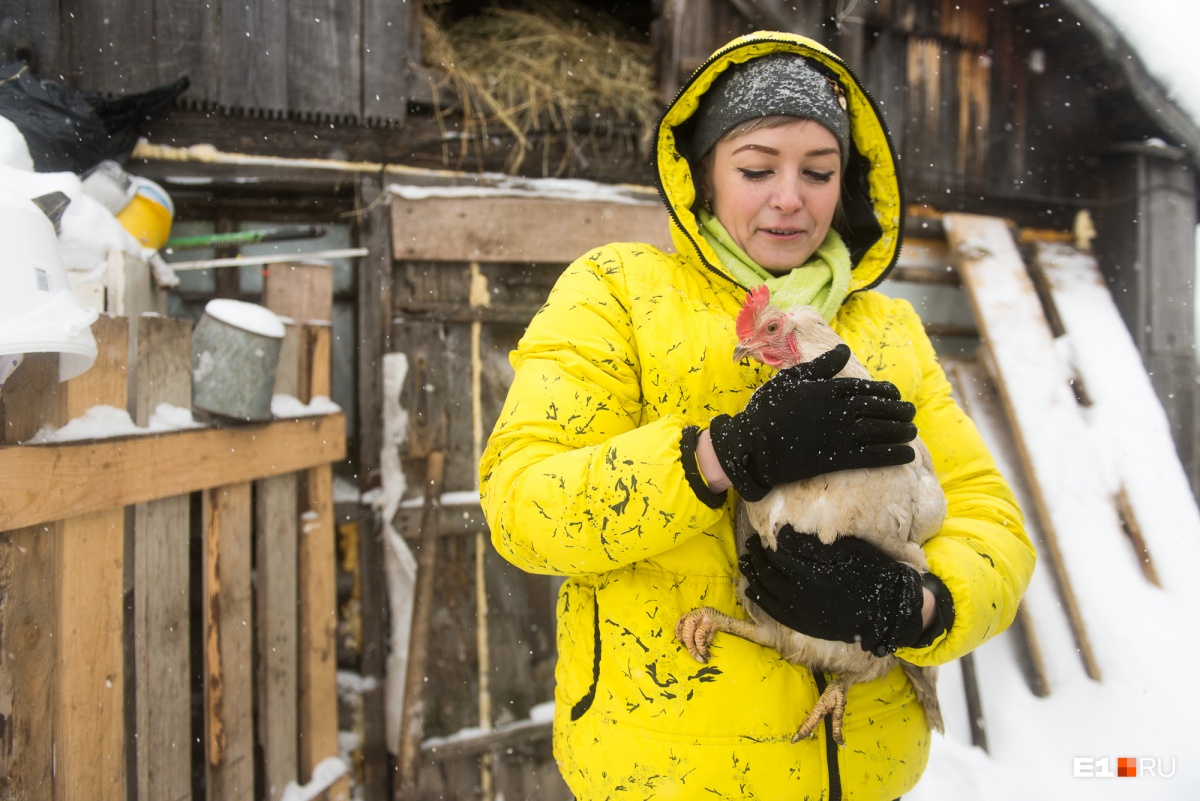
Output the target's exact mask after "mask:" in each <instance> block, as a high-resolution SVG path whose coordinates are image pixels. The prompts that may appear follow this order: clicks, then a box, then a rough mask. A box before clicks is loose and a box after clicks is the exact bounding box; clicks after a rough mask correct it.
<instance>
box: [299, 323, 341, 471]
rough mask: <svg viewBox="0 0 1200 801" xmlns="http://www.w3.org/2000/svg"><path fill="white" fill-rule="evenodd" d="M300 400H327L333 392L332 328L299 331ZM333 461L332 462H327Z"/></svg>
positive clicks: (302, 329) (307, 328)
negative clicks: (321, 398)
mask: <svg viewBox="0 0 1200 801" xmlns="http://www.w3.org/2000/svg"><path fill="white" fill-rule="evenodd" d="M300 337H301V339H300V345H299V347H300V387H299V389H300V395H299V398H300V400H302V401H304V402H305V403H310V402H311V401H312V399H313V398H318V397H324V398H328V397H329V396H330V394H331V393H332V392H333V377H332V373H333V371H332V367H331V364H332V362H331V361H330V359H331V358H332V354H333V328H332V326H329V325H320V324H317V325H305V326H303V327H302V328H301V331H300ZM328 461H333V460H328Z"/></svg>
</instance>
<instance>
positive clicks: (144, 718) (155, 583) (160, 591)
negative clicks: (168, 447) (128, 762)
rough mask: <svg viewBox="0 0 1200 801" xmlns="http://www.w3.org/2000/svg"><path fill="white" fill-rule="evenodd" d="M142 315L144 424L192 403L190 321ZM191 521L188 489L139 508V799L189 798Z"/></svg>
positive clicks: (140, 408)
mask: <svg viewBox="0 0 1200 801" xmlns="http://www.w3.org/2000/svg"><path fill="white" fill-rule="evenodd" d="M138 322H139V325H138V334H137V340H138V341H137V374H138V382H137V389H136V393H137V400H136V408H135V410H134V417H135V419H136V420H137V421H138V423H139V425H145V424H146V423H147V422H148V421H149V419H150V416H151V414H153V412H154V410H155V409H156V408H157V407H158V405H159V404H162V403H169V404H171V405H173V406H179V407H182V408H190V407H191V396H192V379H191V374H190V372H189V371H188V365H190V364H191V341H192V325H191V322H190V321H188V320H181V319H170V318H166V317H154V316H147V317H143V318H141V319H140V320H139V321H138ZM189 521H190V514H189V498H188V496H186V495H181V496H176V497H173V498H162V499H160V500H156V501H150V502H148V503H142V504H137V506H135V507H134V545H133V560H134V590H133V595H134V654H135V656H134V664H135V666H136V676H137V681H136V685H135V696H136V697H135V704H136V716H137V717H136V719H137V724H136V725H137V740H136V743H137V765H138V774H137V787H138V797H139V798H169V799H180V800H181V801H182V800H183V799H189V798H191V792H192V763H191V755H192V749H191V747H190V745H189V744H190V742H191V735H192V731H191V703H190V695H191V682H190V677H191V670H190V654H189V629H190V626H191V619H190V615H189V609H188V537H189V526H190V522H189Z"/></svg>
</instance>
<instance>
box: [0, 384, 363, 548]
mask: <svg viewBox="0 0 1200 801" xmlns="http://www.w3.org/2000/svg"><path fill="white" fill-rule="evenodd" d="M123 386H124V384H123V382H122V387H123ZM345 452H346V438H345V422H344V418H343V415H342V414H341V413H334V414H327V415H318V416H313V417H301V418H297V419H293V420H277V421H275V422H273V423H269V424H266V425H262V426H252V427H242V428H228V429H219V428H209V429H195V430H183V431H176V432H171V433H166V434H150V435H146V436H137V437H114V438H111V439H103V440H87V441H81V442H68V443H61V444H57V445H21V446H6V447H4V448H0V531H4V530H7V529H11V528H21V527H24V526H31V525H37V524H39V523H45V522H48V521H51V520H58V519H61V518H63V517H69V516H72V515H77V514H84V513H87V512H94V511H98V510H102V509H113V508H119V507H122V506H128V505H131V504H135V503H142V502H145V501H151V500H156V499H157V498H162V497H171V496H173V495H183V494H186V493H189V492H196V491H199V490H202V489H206V488H209V487H216V486H221V485H223V484H226V483H229V482H231V481H232V482H241V481H251V480H254V479H258V478H266V477H267V476H273V475H281V474H284V473H293V472H296V471H298V470H304V469H306V468H309V467H312V466H314V465H318V464H327V463H329V462H334V461H338V460H339V459H342V458H344V457H345ZM231 455H233V456H236V457H237V458H233V459H231V458H230V457H231ZM47 476H49V477H51V484H50V486H49V487H47V486H46V477H47ZM151 477H152V478H153V481H151V480H150V478H151Z"/></svg>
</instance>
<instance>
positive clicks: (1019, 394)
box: [945, 214, 1123, 681]
mask: <svg viewBox="0 0 1200 801" xmlns="http://www.w3.org/2000/svg"><path fill="white" fill-rule="evenodd" d="M945 222H946V228H947V234H948V237H949V240H950V245H951V248H952V249H953V250H954V253H955V264H956V266H957V268H958V271H959V273H960V274H961V275H962V279H963V287H964V289H966V291H967V296H968V298H969V299H970V301H971V305H972V308H973V309H974V311H975V316H976V319H977V320H978V321H979V326H980V331H981V333H982V335H983V338H984V340H985V342H986V343H987V345H988V347H989V350H990V353H991V356H992V359H993V362H994V365H995V371H994V377H995V379H996V381H997V385H998V387H999V389H1000V396H1001V398H1002V401H1003V406H1004V408H1005V410H1006V412H1007V415H1008V418H1009V420H1010V422H1011V423H1012V426H1013V433H1014V438H1015V440H1016V444H1017V446H1018V453H1019V455H1020V458H1021V462H1022V465H1023V467H1024V470H1025V473H1026V475H1028V476H1029V478H1030V489H1031V491H1032V495H1033V501H1034V508H1035V509H1036V511H1037V515H1038V521H1039V524H1040V529H1041V532H1042V537H1043V540H1044V542H1045V545H1046V553H1045V556H1047V557H1048V558H1049V561H1050V564H1051V566H1052V567H1053V568H1054V572H1055V577H1056V580H1057V582H1058V586H1059V592H1060V595H1061V597H1062V600H1063V605H1064V607H1065V608H1066V612H1067V614H1068V617H1069V619H1070V621H1071V627H1072V631H1073V633H1074V634H1075V638H1076V643H1077V645H1078V647H1079V653H1080V657H1081V658H1082V659H1083V662H1084V667H1085V669H1086V670H1087V673H1088V675H1089V676H1090V677H1091V678H1093V679H1095V680H1097V681H1099V680H1100V675H1101V671H1100V666H1099V663H1098V661H1097V659H1096V654H1095V652H1094V650H1093V647H1092V636H1093V635H1092V633H1091V632H1093V631H1094V630H1095V629H1096V627H1097V626H1099V625H1100V622H1099V621H1092V622H1091V623H1089V622H1088V620H1087V619H1086V618H1085V616H1084V612H1083V609H1082V608H1081V605H1080V603H1079V600H1078V598H1077V596H1076V593H1075V590H1074V587H1073V584H1072V581H1071V578H1070V575H1069V572H1068V562H1067V558H1066V556H1065V555H1064V550H1063V547H1062V546H1063V545H1064V544H1068V545H1069V546H1070V545H1073V546H1074V548H1075V549H1078V550H1081V551H1082V550H1086V546H1085V545H1084V544H1083V542H1082V541H1081V539H1080V538H1082V537H1086V540H1087V543H1089V544H1090V545H1091V548H1092V550H1093V551H1095V550H1098V549H1099V548H1101V547H1102V546H1101V545H1100V543H1103V542H1104V541H1105V540H1106V538H1107V537H1108V536H1109V535H1111V536H1113V537H1115V538H1123V535H1122V534H1121V531H1120V524H1119V522H1118V520H1117V517H1116V513H1115V511H1114V509H1113V507H1112V504H1111V502H1110V499H1109V494H1108V491H1107V488H1106V487H1105V484H1104V479H1103V477H1102V476H1101V475H1100V473H1099V471H1098V465H1099V460H1098V458H1097V457H1096V455H1095V454H1094V453H1093V446H1092V444H1091V441H1090V438H1091V435H1090V433H1089V432H1088V431H1087V427H1086V424H1085V422H1084V420H1083V417H1082V415H1081V413H1080V411H1079V408H1078V406H1077V404H1076V401H1075V396H1074V394H1073V393H1072V392H1071V388H1070V385H1069V376H1070V373H1069V371H1068V370H1067V369H1066V368H1065V367H1064V365H1063V364H1062V362H1061V360H1060V358H1059V356H1058V351H1057V350H1056V348H1055V346H1054V337H1053V336H1052V334H1051V332H1050V328H1049V325H1048V324H1047V322H1046V319H1045V315H1044V314H1043V312H1042V309H1041V304H1040V301H1039V300H1038V297H1037V293H1036V290H1035V289H1034V286H1033V282H1032V281H1031V280H1030V278H1029V276H1028V274H1027V273H1026V271H1025V265H1024V262H1023V261H1022V260H1021V257H1020V254H1019V253H1018V252H1017V249H1016V244H1015V243H1014V241H1013V239H1012V235H1011V234H1010V232H1009V230H1008V227H1007V225H1006V224H1005V222H1004V221H1003V220H1000V219H996V218H989V217H976V216H972V215H964V214H951V215H947V216H946V218H945ZM1077 540H1079V541H1077ZM1079 558H1080V559H1082V558H1083V557H1082V556H1080V557H1079ZM1075 564H1076V565H1082V564H1083V562H1082V561H1080V562H1076V563H1075ZM1076 569H1082V568H1076Z"/></svg>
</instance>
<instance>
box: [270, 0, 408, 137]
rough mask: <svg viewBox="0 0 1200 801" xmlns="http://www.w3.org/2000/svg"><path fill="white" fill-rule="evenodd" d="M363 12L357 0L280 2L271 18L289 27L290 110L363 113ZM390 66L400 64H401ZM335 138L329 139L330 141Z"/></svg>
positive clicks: (341, 115) (338, 115)
mask: <svg viewBox="0 0 1200 801" xmlns="http://www.w3.org/2000/svg"><path fill="white" fill-rule="evenodd" d="M285 9H286V10H285ZM362 13H363V8H362V4H361V3H359V2H341V1H340V0H292V2H289V3H287V4H286V6H284V5H283V4H280V5H279V16H277V17H276V18H275V20H274V23H275V24H276V25H286V27H287V39H288V48H287V59H286V64H287V76H288V78H287V80H288V86H287V93H288V108H289V110H291V111H292V112H294V113H296V114H298V115H300V116H315V117H317V118H318V119H329V118H330V117H333V118H334V119H359V118H360V117H361V115H362V54H361V52H360V47H361V35H362V30H363V28H362V25H363V20H362ZM374 22H375V21H374V20H372V24H374ZM414 60H415V59H414ZM394 68H395V69H397V70H402V69H403V65H401V64H396V65H394ZM336 141H337V140H336V139H331V140H330V145H331V146H332V145H333V144H334V143H335V142H336Z"/></svg>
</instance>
